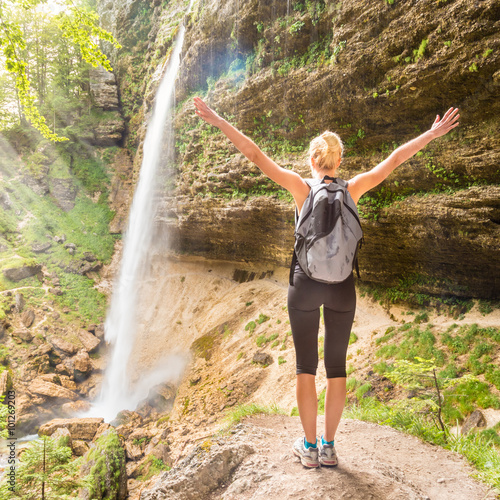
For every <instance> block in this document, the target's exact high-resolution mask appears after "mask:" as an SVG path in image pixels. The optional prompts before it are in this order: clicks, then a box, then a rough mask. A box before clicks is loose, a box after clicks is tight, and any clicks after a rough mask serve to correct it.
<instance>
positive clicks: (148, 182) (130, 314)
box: [85, 0, 194, 421]
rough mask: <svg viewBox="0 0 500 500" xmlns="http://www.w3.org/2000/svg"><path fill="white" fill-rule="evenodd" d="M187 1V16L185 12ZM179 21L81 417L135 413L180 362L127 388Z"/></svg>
mask: <svg viewBox="0 0 500 500" xmlns="http://www.w3.org/2000/svg"><path fill="white" fill-rule="evenodd" d="M193 3H194V0H191V2H190V4H189V7H188V10H187V13H186V14H189V12H190V11H191V7H192V5H193ZM184 33H185V26H184V23H183V24H182V25H181V27H180V29H179V33H178V35H177V38H176V41H175V47H174V50H173V51H172V54H171V57H170V59H169V62H168V67H167V70H166V71H165V75H164V76H163V78H162V80H161V83H160V85H159V87H158V90H157V93H156V97H155V103H154V107H153V113H152V116H151V118H150V121H149V123H148V127H147V132H146V138H145V140H144V147H143V160H142V165H141V169H140V174H139V181H138V183H137V186H136V190H135V193H134V198H133V201H132V206H131V209H130V216H129V221H128V226H127V230H126V232H125V236H124V245H123V255H122V260H121V265H120V271H119V275H118V278H117V279H116V280H115V283H114V287H113V294H112V297H111V304H110V307H109V310H108V314H107V317H106V321H105V325H104V328H105V339H106V340H107V341H108V342H109V343H110V344H111V349H112V354H111V357H110V361H109V364H108V366H107V368H106V372H105V375H104V381H103V384H102V387H101V392H100V393H99V395H98V397H97V398H96V400H95V401H94V402H93V405H92V409H91V410H89V411H88V412H86V413H85V416H100V417H104V419H105V420H106V421H109V420H111V419H113V418H114V417H115V416H116V414H117V413H118V412H119V411H121V410H123V409H129V410H133V409H135V407H136V405H137V403H138V402H139V401H140V400H141V399H144V398H145V397H146V396H147V393H148V390H149V389H150V388H151V386H152V385H154V384H158V383H161V382H167V381H170V380H172V379H175V378H177V377H178V376H179V374H180V373H181V372H182V370H183V368H184V365H185V360H184V359H183V358H181V357H180V356H170V357H166V358H163V359H162V360H160V362H158V364H157V366H156V367H155V368H153V369H152V370H151V371H149V372H148V373H144V374H143V375H142V377H141V380H140V383H138V384H136V387H131V383H130V379H129V375H128V372H127V368H128V361H129V359H130V355H131V353H132V350H133V347H134V344H135V339H136V329H137V318H136V305H137V302H138V297H137V290H138V288H139V285H140V283H141V276H143V275H144V271H145V269H146V267H145V265H146V263H147V258H148V252H149V250H150V246H151V242H152V236H153V218H154V214H155V209H156V206H155V204H156V203H155V201H154V200H155V197H154V191H155V188H156V180H157V177H158V172H159V166H160V159H161V155H162V151H163V147H164V145H165V144H167V147H169V148H170V149H171V151H170V154H171V155H172V154H173V137H172V114H173V100H174V94H175V93H174V90H175V79H176V76H177V72H178V70H179V65H180V54H181V50H182V46H183V43H184Z"/></svg>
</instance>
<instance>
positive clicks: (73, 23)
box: [0, 0, 121, 142]
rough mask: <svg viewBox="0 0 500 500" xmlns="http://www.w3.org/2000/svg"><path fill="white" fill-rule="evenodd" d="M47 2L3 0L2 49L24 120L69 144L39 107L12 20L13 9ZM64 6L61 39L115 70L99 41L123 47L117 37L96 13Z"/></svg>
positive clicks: (66, 1)
mask: <svg viewBox="0 0 500 500" xmlns="http://www.w3.org/2000/svg"><path fill="white" fill-rule="evenodd" d="M47 2H48V0H3V1H2V0H0V49H1V50H2V53H3V56H4V57H5V69H6V70H7V71H8V72H9V73H12V74H13V75H15V87H16V91H17V95H18V99H19V104H20V106H21V109H22V112H23V114H24V117H25V118H26V120H27V121H29V122H30V123H31V124H32V125H33V127H34V128H35V129H37V130H38V131H39V132H40V133H41V134H42V135H43V137H45V138H46V139H49V140H51V141H53V142H62V141H67V140H68V139H67V138H66V137H62V136H59V135H58V134H56V133H55V131H54V132H52V131H51V130H50V129H49V127H48V126H47V124H46V120H45V117H44V116H43V115H42V114H41V113H40V111H39V109H38V107H37V105H36V100H37V99H36V96H35V95H34V93H33V91H32V89H31V86H30V80H29V78H28V75H27V66H28V65H27V63H26V61H25V60H24V59H23V58H22V57H21V55H20V54H21V52H22V51H23V50H25V48H26V40H25V37H24V35H23V33H22V31H21V27H20V26H19V24H18V23H16V22H12V21H9V16H10V15H11V14H12V10H13V9H14V8H16V7H18V8H22V9H25V10H28V9H33V8H36V7H37V6H39V5H42V4H46V3H47ZM61 5H66V6H68V7H69V11H70V13H69V14H68V13H67V12H65V11H62V12H61V13H60V14H57V17H58V20H59V23H58V27H59V29H60V30H61V32H62V36H63V37H65V38H67V39H69V40H71V41H73V42H74V43H75V44H76V45H78V46H79V48H80V52H81V54H82V57H83V59H84V60H85V61H86V62H88V63H89V64H92V66H94V67H96V66H98V65H102V66H103V67H104V68H105V69H106V70H108V71H112V68H111V65H110V63H109V60H108V59H107V57H106V55H105V54H104V53H103V52H102V51H101V49H100V48H99V46H98V43H99V41H100V40H103V41H106V42H109V43H111V44H112V45H114V46H115V47H116V48H120V47H121V46H120V44H119V43H118V42H117V40H116V39H115V38H114V36H113V35H112V34H111V33H109V32H107V31H106V30H104V29H102V28H101V27H99V25H98V22H99V17H98V15H97V14H96V13H95V12H93V11H87V10H85V9H84V8H81V7H78V6H76V5H75V4H74V3H73V2H72V0H62V4H61Z"/></svg>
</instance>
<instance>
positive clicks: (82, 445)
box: [71, 439, 90, 457]
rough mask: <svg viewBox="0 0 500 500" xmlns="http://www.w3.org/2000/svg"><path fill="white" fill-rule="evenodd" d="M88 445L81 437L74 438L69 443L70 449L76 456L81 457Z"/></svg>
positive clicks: (87, 449)
mask: <svg viewBox="0 0 500 500" xmlns="http://www.w3.org/2000/svg"><path fill="white" fill-rule="evenodd" d="M89 448H90V447H89V445H88V444H87V443H86V442H85V441H82V440H81V439H74V440H73V441H72V444H71V451H72V452H73V455H75V456H77V457H83V455H85V453H87V451H89Z"/></svg>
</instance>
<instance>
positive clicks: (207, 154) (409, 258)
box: [100, 0, 500, 299]
mask: <svg viewBox="0 0 500 500" xmlns="http://www.w3.org/2000/svg"><path fill="white" fill-rule="evenodd" d="M183 7H184V3H183V2H169V7H168V9H164V8H162V7H161V6H159V5H158V6H156V7H155V8H154V9H153V10H152V12H151V17H150V19H149V24H148V25H147V26H146V24H145V23H144V22H142V21H141V17H140V16H139V14H138V13H137V12H135V11H134V8H130V10H129V11H127V9H125V8H124V9H119V8H117V9H115V10H116V11H118V12H119V14H117V15H115V17H114V22H113V23H108V24H106V27H108V28H109V29H111V30H112V31H113V32H115V33H117V34H121V33H123V35H124V36H126V37H128V39H130V37H131V36H133V37H134V40H133V41H134V45H131V46H130V47H129V48H127V42H124V46H125V49H124V50H125V51H131V50H133V52H134V54H136V55H135V56H134V57H135V59H132V56H129V55H128V54H127V52H125V53H124V55H125V59H124V61H123V62H121V61H120V58H119V57H118V54H119V52H118V54H115V58H116V61H117V70H118V74H119V75H121V77H120V78H119V80H120V82H119V84H120V86H121V87H122V88H124V89H129V90H130V89H132V88H133V86H130V77H128V76H126V75H128V74H131V75H139V74H140V75H143V76H144V77H145V78H149V80H148V83H142V87H140V86H138V85H137V83H136V84H134V85H135V90H134V91H133V95H134V96H135V99H134V105H133V109H134V110H137V111H134V112H133V116H131V118H130V122H129V127H130V128H129V136H128V140H129V141H133V142H135V145H136V147H138V148H139V149H138V158H140V157H141V152H140V144H141V140H142V134H143V131H141V129H140V127H139V123H140V122H141V121H142V120H143V118H144V117H147V114H148V111H149V110H150V106H151V94H152V90H153V89H154V88H155V86H156V82H157V81H158V75H157V74H156V73H154V74H153V71H152V69H151V64H152V63H153V62H154V60H157V59H155V58H157V57H160V56H162V57H163V56H164V57H168V51H169V48H170V47H171V41H172V35H173V34H175V26H176V22H177V19H178V17H179V12H180V11H181V10H182V8H183ZM100 9H101V12H102V13H103V14H104V13H105V12H106V7H104V5H102V6H101V7H100ZM458 12H460V15H458V14H457V13H458ZM498 14H499V11H498V5H497V3H496V2H494V1H485V2H482V3H481V4H471V3H470V2H468V1H466V0H450V1H447V2H439V3H436V2H431V1H428V2H421V3H419V4H413V3H411V2H406V1H394V2H383V1H380V2H377V3H375V4H370V5H369V6H367V5H366V4H365V3H363V2H349V3H347V2H337V3H333V4H332V3H327V2H323V1H313V0H311V1H306V2H304V1H292V2H277V3H276V2H275V3H273V7H272V8H271V6H269V5H264V4H261V3H258V2H248V3H246V4H244V5H240V4H239V3H237V2H227V3H225V4H224V15H220V10H219V7H215V6H209V5H206V4H201V3H200V4H198V5H195V7H194V10H193V13H192V14H191V15H190V16H189V18H188V19H187V32H186V41H185V49H184V54H183V62H182V66H181V71H180V74H179V84H178V89H177V106H176V145H177V153H178V156H177V162H176V167H177V171H178V177H177V181H176V186H175V191H174V193H173V194H175V196H172V193H167V195H166V198H165V204H164V213H161V214H160V215H159V218H160V219H161V220H162V221H166V222H165V223H166V225H167V226H168V228H169V229H170V230H171V232H173V233H174V235H175V238H171V245H172V246H173V248H174V249H176V250H178V251H181V252H187V253H195V254H203V255H208V256H213V257H217V258H222V257H224V258H229V259H251V260H260V259H265V260H268V261H270V262H274V263H279V264H286V263H287V262H289V259H290V254H291V252H290V248H291V246H292V241H293V234H292V231H291V228H289V225H292V224H293V206H292V203H291V200H290V199H289V197H287V195H286V193H283V191H282V190H280V189H279V187H277V186H276V185H273V184H272V183H269V181H268V180H267V179H266V178H264V177H263V176H262V175H261V174H260V172H259V171H258V170H257V169H256V168H255V167H254V166H253V165H251V164H250V163H249V162H248V161H246V160H245V159H244V158H243V157H242V156H241V155H240V154H239V153H238V152H237V151H236V150H235V149H234V148H233V147H232V146H231V145H230V144H229V143H228V142H227V140H226V139H225V138H224V137H222V135H221V134H220V133H218V132H217V131H215V130H212V129H211V128H210V127H206V126H205V125H203V124H200V122H199V121H198V120H197V118H196V117H195V116H194V114H193V107H192V104H191V97H192V96H193V95H195V94H200V95H203V96H204V97H205V98H206V99H207V100H208V102H209V103H210V104H211V105H212V106H213V107H214V108H215V109H216V110H217V111H218V112H220V113H221V114H222V115H223V116H225V117H226V118H227V119H228V120H230V121H231V122H232V123H234V124H235V125H236V126H238V127H239V128H240V129H243V130H244V131H245V132H246V133H247V134H249V135H250V136H251V137H252V138H253V139H254V140H255V141H256V142H257V143H258V144H259V145H260V146H261V147H262V148H263V150H264V151H266V152H267V153H268V154H269V155H270V156H272V157H273V158H275V159H276V160H278V161H279V162H280V163H281V164H282V165H283V166H286V167H287V168H294V169H296V170H297V171H299V172H300V173H301V174H303V175H309V173H308V167H307V155H306V153H305V152H306V149H307V146H308V142H309V140H310V139H311V138H312V137H313V136H315V135H316V134H318V133H319V132H322V131H323V130H324V129H333V130H336V131H338V132H339V133H340V135H341V136H342V138H343V139H344V142H345V145H346V152H345V158H344V162H343V165H342V171H341V175H342V176H343V177H346V178H349V177H350V176H352V175H355V174H356V173H359V172H360V171H363V170H366V169H367V168H368V167H370V166H373V165H375V164H376V163H377V162H378V161H380V160H381V159H382V158H384V157H385V156H387V155H388V154H389V153H390V152H391V151H392V150H393V149H394V148H395V147H396V146H397V145H399V144H401V143H403V142H404V141H406V140H408V139H409V138H411V137H413V136H415V135H416V134H418V133H420V132H422V131H423V130H425V128H427V127H429V126H430V124H431V123H432V121H433V119H434V117H435V115H436V114H438V113H442V111H443V110H444V109H445V108H447V107H448V106H449V105H452V104H453V105H455V106H458V107H459V108H460V112H461V117H462V118H461V126H460V127H459V130H457V131H454V132H453V133H452V134H450V136H449V137H447V138H446V139H443V140H442V141H438V142H436V144H433V145H432V146H431V147H428V148H426V150H425V151H423V152H422V153H421V154H419V155H418V156H416V157H415V158H413V159H412V160H410V161H408V162H407V163H406V164H405V165H403V166H402V167H400V168H399V169H398V170H397V171H396V172H395V173H394V174H393V175H392V176H391V178H390V179H388V180H387V181H386V182H385V183H384V184H383V185H381V186H380V187H379V188H378V189H376V190H374V191H372V192H370V193H369V194H368V195H367V196H365V197H364V198H363V199H362V200H361V201H360V205H359V208H360V212H361V215H362V216H363V218H364V221H363V226H364V230H365V234H366V238H365V246H364V249H363V255H362V256H361V262H360V263H361V268H362V271H363V276H364V279H365V281H368V282H371V283H372V284H379V285H383V286H386V287H387V286H390V287H395V286H397V284H398V283H399V282H400V281H401V280H403V281H409V280H412V279H413V280H414V281H415V283H416V286H415V291H416V292H418V293H425V294H427V295H434V296H444V297H482V298H489V299H492V298H496V297H498V285H497V283H498V275H497V274H498V273H497V274H496V275H495V277H494V278H493V279H492V277H491V274H490V269H491V266H490V263H491V262H493V261H494V259H495V255H496V254H497V253H498V251H499V247H498V240H499V239H498V231H499V228H498V220H500V215H499V212H498V206H497V204H496V203H495V200H496V199H497V198H498V189H499V188H498V185H499V183H500V171H499V170H498V167H497V165H498V158H497V153H496V150H495V145H494V140H495V130H496V128H497V120H498V112H497V111H498V110H497V106H498V101H497V99H496V98H495V95H496V94H495V92H496V90H495V89H497V87H498V85H499V82H500V80H499V72H498V71H499V68H500V65H499V58H498V50H497V48H498V29H497V28H496V24H495V20H496V19H497V18H498ZM127 15H128V17H127ZM103 17H105V16H103ZM131 24H133V25H134V26H135V27H137V28H138V27H142V28H143V29H144V30H145V31H147V29H148V28H150V31H149V35H148V40H147V41H146V38H145V37H144V33H145V32H141V31H140V30H138V29H136V30H134V35H130V34H128V33H127V34H126V33H125V29H128V28H129V27H130V25H131ZM166 33H168V35H167V36H165V34H166ZM138 38H139V40H138ZM166 40H168V42H167V41H166ZM141 41H142V42H141ZM139 54H142V55H143V56H144V62H143V64H142V65H140V64H139V65H138V66H137V67H135V66H134V65H133V64H132V61H133V60H135V61H136V60H137V58H138V57H139ZM153 55H154V57H153ZM141 68H142V69H141ZM147 75H151V76H150V77H148V76H147ZM134 78H135V76H134ZM144 89H148V90H147V91H146V93H144ZM131 95H132V94H131ZM144 96H145V98H144ZM140 103H142V104H143V105H142V107H138V106H139V104H140ZM137 161H138V160H137ZM264 212H267V213H268V214H271V216H270V217H269V220H266V218H265V217H262V213H264ZM242 214H245V215H244V216H243V215H242ZM200 227H202V228H204V230H203V232H202V234H201V235H200ZM256 227H258V228H259V232H260V234H262V235H266V237H265V238H264V237H259V238H253V240H252V241H249V240H248V239H247V238H246V235H247V234H248V232H249V231H250V232H253V233H255V228H256ZM252 229H253V230H252ZM228 231H230V232H231V235H232V236H231V241H230V242H229V241H226V239H225V238H224V235H225V234H227V232H228ZM270 240H271V241H270ZM272 240H274V241H272Z"/></svg>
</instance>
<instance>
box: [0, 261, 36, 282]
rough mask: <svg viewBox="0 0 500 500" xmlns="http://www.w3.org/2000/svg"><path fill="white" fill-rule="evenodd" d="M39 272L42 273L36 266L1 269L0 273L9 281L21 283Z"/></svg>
mask: <svg viewBox="0 0 500 500" xmlns="http://www.w3.org/2000/svg"><path fill="white" fill-rule="evenodd" d="M41 271H42V266H41V265H39V264H37V265H32V266H21V267H13V268H9V269H3V270H2V273H3V275H4V276H5V277H6V278H7V279H9V280H11V281H21V280H23V279H25V278H29V277H31V276H35V275H37V274H38V273H40V272H41Z"/></svg>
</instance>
